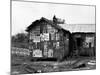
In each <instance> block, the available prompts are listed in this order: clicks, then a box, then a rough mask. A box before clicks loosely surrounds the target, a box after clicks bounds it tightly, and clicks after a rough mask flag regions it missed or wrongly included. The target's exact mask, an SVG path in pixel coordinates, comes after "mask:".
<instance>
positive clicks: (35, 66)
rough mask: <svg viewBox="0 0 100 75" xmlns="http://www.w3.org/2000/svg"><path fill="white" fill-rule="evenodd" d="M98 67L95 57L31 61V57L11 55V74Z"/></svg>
mask: <svg viewBox="0 0 100 75" xmlns="http://www.w3.org/2000/svg"><path fill="white" fill-rule="evenodd" d="M91 69H96V59H95V58H94V57H78V58H73V59H72V58H71V59H67V60H65V61H61V62H57V61H37V62H36V61H30V60H29V57H27V56H26V57H23V56H15V55H12V56H11V75H19V74H32V73H46V72H61V71H78V70H91Z"/></svg>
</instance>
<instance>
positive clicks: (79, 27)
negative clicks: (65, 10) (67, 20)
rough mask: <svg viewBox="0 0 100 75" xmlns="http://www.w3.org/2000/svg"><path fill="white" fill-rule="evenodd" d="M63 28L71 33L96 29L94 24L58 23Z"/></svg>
mask: <svg viewBox="0 0 100 75" xmlns="http://www.w3.org/2000/svg"><path fill="white" fill-rule="evenodd" d="M59 25H60V26H61V27H62V28H64V29H65V30H69V31H70V32H71V33H74V32H84V33H87V32H89V33H91V32H93V33H94V32H95V31H96V26H95V24H59Z"/></svg>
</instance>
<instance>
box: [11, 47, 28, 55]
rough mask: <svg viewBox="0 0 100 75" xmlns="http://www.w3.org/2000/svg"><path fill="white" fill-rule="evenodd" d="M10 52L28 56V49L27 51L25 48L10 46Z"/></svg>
mask: <svg viewBox="0 0 100 75" xmlns="http://www.w3.org/2000/svg"><path fill="white" fill-rule="evenodd" d="M11 54H16V55H21V56H29V55H30V51H29V49H25V48H17V47H12V48H11Z"/></svg>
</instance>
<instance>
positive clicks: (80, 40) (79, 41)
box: [76, 38, 82, 47]
mask: <svg viewBox="0 0 100 75" xmlns="http://www.w3.org/2000/svg"><path fill="white" fill-rule="evenodd" d="M76 43H77V47H80V46H81V45H82V39H81V38H76Z"/></svg>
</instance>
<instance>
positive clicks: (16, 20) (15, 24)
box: [12, 1, 95, 35]
mask: <svg viewBox="0 0 100 75" xmlns="http://www.w3.org/2000/svg"><path fill="white" fill-rule="evenodd" d="M54 14H55V15H56V17H58V18H62V19H65V22H66V24H95V7H93V6H79V5H67V4H66V5H62V4H49V3H34V2H18V1H12V35H14V34H16V33H19V32H24V31H25V29H26V27H27V26H29V25H30V24H31V23H32V22H33V21H35V20H37V19H40V18H41V17H45V18H47V19H52V18H53V16H54Z"/></svg>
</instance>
